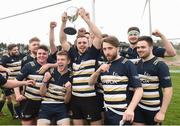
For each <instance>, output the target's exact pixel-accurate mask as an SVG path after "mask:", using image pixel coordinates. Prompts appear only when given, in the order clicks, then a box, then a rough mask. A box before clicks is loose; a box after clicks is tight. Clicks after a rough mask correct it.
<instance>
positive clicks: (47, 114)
mask: <svg viewBox="0 0 180 126" xmlns="http://www.w3.org/2000/svg"><path fill="white" fill-rule="evenodd" d="M64 118H69V116H68V111H67V108H66V105H65V104H63V103H42V104H41V107H40V111H39V116H38V119H48V120H52V119H55V120H56V121H58V120H61V119H64Z"/></svg>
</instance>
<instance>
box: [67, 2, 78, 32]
mask: <svg viewBox="0 0 180 126" xmlns="http://www.w3.org/2000/svg"><path fill="white" fill-rule="evenodd" d="M66 12H67V18H68V20H69V22H70V26H68V27H66V28H65V29H64V33H66V34H68V35H75V34H76V32H77V31H76V29H75V25H74V21H75V20H76V19H77V17H78V8H77V7H73V6H71V7H69V8H67V10H66Z"/></svg>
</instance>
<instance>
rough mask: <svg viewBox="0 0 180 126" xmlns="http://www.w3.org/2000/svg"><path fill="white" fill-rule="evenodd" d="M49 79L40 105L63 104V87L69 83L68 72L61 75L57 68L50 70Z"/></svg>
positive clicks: (69, 76) (64, 91)
mask: <svg viewBox="0 0 180 126" xmlns="http://www.w3.org/2000/svg"><path fill="white" fill-rule="evenodd" d="M50 73H51V79H50V81H49V83H48V87H47V92H46V95H45V96H44V97H43V101H42V103H64V96H65V93H66V90H65V87H64V85H65V84H66V83H67V82H68V81H69V82H71V75H70V71H68V72H67V73H65V74H63V75H61V74H60V73H59V72H58V70H57V68H51V69H50Z"/></svg>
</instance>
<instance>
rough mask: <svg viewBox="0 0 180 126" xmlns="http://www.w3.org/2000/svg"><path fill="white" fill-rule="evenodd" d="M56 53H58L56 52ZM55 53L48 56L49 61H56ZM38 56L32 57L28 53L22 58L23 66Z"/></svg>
mask: <svg viewBox="0 0 180 126" xmlns="http://www.w3.org/2000/svg"><path fill="white" fill-rule="evenodd" d="M54 55H56V54H54ZM54 55H49V56H48V59H47V62H48V63H55V62H56V59H55V56H54ZM35 60H36V58H34V57H32V56H31V55H30V54H28V55H26V56H25V57H24V58H23V59H22V62H21V68H23V66H24V65H25V64H26V63H29V62H31V61H35Z"/></svg>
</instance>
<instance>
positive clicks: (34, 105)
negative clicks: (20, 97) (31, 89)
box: [21, 99, 41, 120]
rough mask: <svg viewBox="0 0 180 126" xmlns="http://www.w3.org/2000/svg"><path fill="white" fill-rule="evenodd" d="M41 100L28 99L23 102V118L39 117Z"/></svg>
mask: <svg viewBox="0 0 180 126" xmlns="http://www.w3.org/2000/svg"><path fill="white" fill-rule="evenodd" d="M40 105H41V101H39V100H31V99H26V100H24V101H23V102H21V108H22V110H21V114H22V115H21V116H22V120H31V119H32V118H36V117H38V113H39V109H40Z"/></svg>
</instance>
